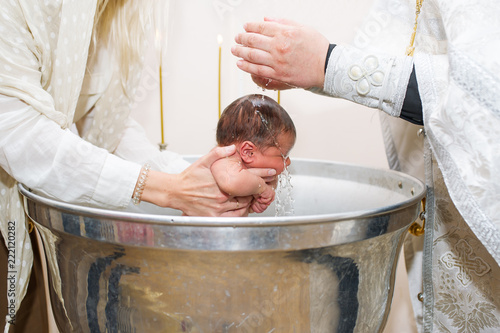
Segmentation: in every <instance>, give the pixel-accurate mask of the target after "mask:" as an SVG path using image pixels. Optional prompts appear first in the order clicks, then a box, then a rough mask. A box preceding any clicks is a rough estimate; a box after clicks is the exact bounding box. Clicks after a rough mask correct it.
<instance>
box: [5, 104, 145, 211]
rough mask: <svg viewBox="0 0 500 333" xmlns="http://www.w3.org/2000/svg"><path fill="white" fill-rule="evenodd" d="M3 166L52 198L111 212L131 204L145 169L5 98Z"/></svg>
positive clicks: (23, 105)
mask: <svg viewBox="0 0 500 333" xmlns="http://www.w3.org/2000/svg"><path fill="white" fill-rule="evenodd" d="M0 166H1V167H2V168H3V169H4V170H5V171H6V172H7V173H8V174H10V175H11V176H12V177H13V178H14V179H16V181H18V182H21V183H23V184H25V185H26V186H28V187H30V188H32V189H34V190H36V191H38V192H40V193H42V194H45V195H47V196H50V197H53V198H56V199H59V200H63V201H65V202H72V203H79V204H90V205H97V206H104V207H109V208H118V207H126V206H127V205H128V204H129V202H130V201H131V197H132V193H133V190H134V187H135V184H136V182H137V178H138V176H139V173H140V169H141V165H140V164H136V163H133V162H129V161H125V160H123V159H121V158H119V157H117V156H114V155H112V154H110V153H108V152H107V151H106V150H104V149H101V148H98V147H96V146H94V145H92V144H90V143H88V142H87V141H85V140H83V139H82V138H80V137H79V136H78V135H76V134H74V133H73V132H71V131H70V130H69V129H62V128H61V127H60V126H59V125H58V124H56V123H55V122H54V121H52V120H50V119H49V118H47V117H46V116H44V115H42V114H41V113H40V112H38V111H36V110H34V109H33V108H32V107H31V106H29V105H27V104H25V103H24V102H22V101H20V100H19V99H17V98H14V97H9V96H5V95H2V94H0Z"/></svg>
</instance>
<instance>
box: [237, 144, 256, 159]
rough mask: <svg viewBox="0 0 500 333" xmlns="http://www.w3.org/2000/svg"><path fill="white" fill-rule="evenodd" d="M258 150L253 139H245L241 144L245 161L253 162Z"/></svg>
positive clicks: (241, 153)
mask: <svg viewBox="0 0 500 333" xmlns="http://www.w3.org/2000/svg"><path fill="white" fill-rule="evenodd" d="M256 152H257V146H255V145H254V144H253V142H252V141H244V142H243V143H242V144H241V146H240V156H241V159H242V160H243V162H245V163H251V162H253V161H254V159H255V153H256Z"/></svg>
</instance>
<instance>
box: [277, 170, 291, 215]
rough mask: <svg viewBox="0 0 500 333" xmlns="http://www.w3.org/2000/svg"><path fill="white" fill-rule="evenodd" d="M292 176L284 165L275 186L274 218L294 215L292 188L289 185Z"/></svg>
mask: <svg viewBox="0 0 500 333" xmlns="http://www.w3.org/2000/svg"><path fill="white" fill-rule="evenodd" d="M291 180H292V175H291V174H290V171H289V170H288V167H287V166H286V163H285V168H284V169H283V172H282V173H281V174H280V175H279V176H278V185H277V186H276V196H275V199H274V204H275V216H291V215H295V211H294V208H293V207H294V202H295V201H294V200H293V197H292V191H293V186H292V183H291Z"/></svg>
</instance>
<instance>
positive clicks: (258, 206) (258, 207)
mask: <svg viewBox="0 0 500 333" xmlns="http://www.w3.org/2000/svg"><path fill="white" fill-rule="evenodd" d="M268 206H269V205H268V204H265V203H260V202H258V201H257V200H254V201H253V202H252V205H251V210H252V211H254V212H255V213H263V212H264V211H265V210H266V209H267V207H268Z"/></svg>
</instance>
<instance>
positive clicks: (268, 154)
mask: <svg viewBox="0 0 500 333" xmlns="http://www.w3.org/2000/svg"><path fill="white" fill-rule="evenodd" d="M294 144H295V138H294V137H292V136H291V135H288V134H283V135H280V136H279V137H278V145H279V148H278V147H276V146H272V147H269V148H266V149H263V150H260V151H258V152H256V154H255V158H256V159H255V162H254V163H253V164H252V167H253V168H270V169H274V170H276V175H279V174H280V173H282V172H283V170H284V169H285V166H289V165H290V158H289V157H288V154H289V153H290V151H291V150H292V148H293V145H294Z"/></svg>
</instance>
